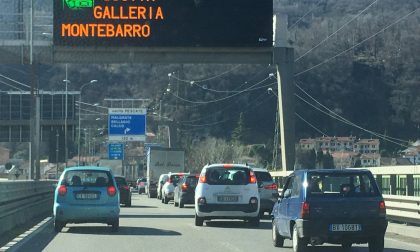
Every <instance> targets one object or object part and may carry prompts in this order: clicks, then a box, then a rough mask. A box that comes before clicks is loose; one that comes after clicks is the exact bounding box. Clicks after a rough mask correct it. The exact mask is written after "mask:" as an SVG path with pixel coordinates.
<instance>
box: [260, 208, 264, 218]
mask: <svg viewBox="0 0 420 252" xmlns="http://www.w3.org/2000/svg"><path fill="white" fill-rule="evenodd" d="M264 213H265V212H264V210H261V211H260V219H264Z"/></svg>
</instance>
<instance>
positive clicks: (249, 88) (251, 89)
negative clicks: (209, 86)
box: [171, 77, 276, 104]
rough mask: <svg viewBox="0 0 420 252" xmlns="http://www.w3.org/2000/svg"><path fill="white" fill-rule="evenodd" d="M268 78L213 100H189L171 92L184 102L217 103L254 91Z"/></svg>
mask: <svg viewBox="0 0 420 252" xmlns="http://www.w3.org/2000/svg"><path fill="white" fill-rule="evenodd" d="M268 78H270V77H267V78H265V79H263V80H261V81H259V82H257V83H255V84H254V85H252V86H250V87H248V88H246V89H244V90H241V91H240V92H238V93H235V94H232V95H229V96H226V97H223V98H220V99H215V100H211V101H191V100H187V99H185V98H182V97H180V96H178V95H176V94H174V93H173V92H171V94H172V95H173V96H175V97H176V98H178V99H180V100H181V101H184V102H188V103H193V104H210V103H215V102H219V101H223V100H227V99H230V98H232V97H234V96H237V95H239V94H242V93H244V92H248V91H253V90H256V89H257V88H255V89H253V88H254V87H255V86H257V85H259V84H261V83H263V82H264V81H266V80H267V79H268ZM274 83H276V82H274ZM274 83H271V84H270V85H272V84H274ZM263 87H267V86H263ZM263 87H259V88H263Z"/></svg>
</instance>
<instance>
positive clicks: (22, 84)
mask: <svg viewBox="0 0 420 252" xmlns="http://www.w3.org/2000/svg"><path fill="white" fill-rule="evenodd" d="M0 77H3V78H5V79H6V80H9V81H11V82H14V83H16V84H19V85H21V86H24V87H27V88H31V86H29V85H26V84H24V83H22V82H19V81H17V80H14V79H12V78H9V77H7V76H5V75H3V74H0Z"/></svg>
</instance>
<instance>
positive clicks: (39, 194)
mask: <svg viewBox="0 0 420 252" xmlns="http://www.w3.org/2000/svg"><path fill="white" fill-rule="evenodd" d="M56 183H57V182H56V181H1V182H0V235H1V234H3V233H4V232H7V231H9V230H11V229H13V228H15V227H17V226H19V225H22V224H24V223H26V222H28V221H30V220H31V219H33V218H35V217H38V216H40V217H41V216H46V215H48V214H50V213H51V212H52V205H53V192H54V184H56Z"/></svg>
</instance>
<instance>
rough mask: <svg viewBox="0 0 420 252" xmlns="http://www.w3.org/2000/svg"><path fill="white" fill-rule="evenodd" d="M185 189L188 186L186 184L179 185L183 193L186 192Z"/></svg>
mask: <svg viewBox="0 0 420 252" xmlns="http://www.w3.org/2000/svg"><path fill="white" fill-rule="evenodd" d="M187 189H188V185H187V184H185V183H184V184H182V185H181V190H182V191H183V192H185V191H187Z"/></svg>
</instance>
